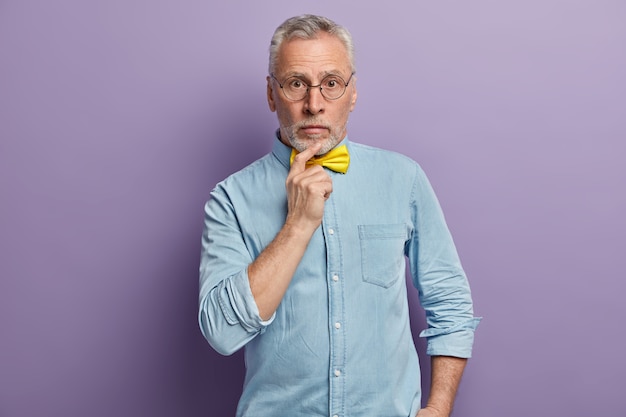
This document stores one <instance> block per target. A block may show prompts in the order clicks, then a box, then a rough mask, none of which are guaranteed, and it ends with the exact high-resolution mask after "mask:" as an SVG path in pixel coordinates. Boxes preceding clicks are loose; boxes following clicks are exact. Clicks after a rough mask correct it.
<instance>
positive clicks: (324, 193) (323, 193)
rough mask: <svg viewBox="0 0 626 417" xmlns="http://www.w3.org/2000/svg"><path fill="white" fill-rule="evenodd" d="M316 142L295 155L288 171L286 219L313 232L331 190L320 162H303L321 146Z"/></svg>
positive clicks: (328, 177)
mask: <svg viewBox="0 0 626 417" xmlns="http://www.w3.org/2000/svg"><path fill="white" fill-rule="evenodd" d="M320 147H321V144H320V143H315V144H313V145H311V146H310V147H309V148H307V149H305V150H304V151H302V152H300V153H299V154H297V155H296V157H295V158H294V160H293V164H292V165H291V169H290V170H289V175H287V181H286V187H287V203H288V204H287V210H288V211H287V221H286V223H288V224H291V225H293V226H296V227H303V228H305V230H307V229H308V230H309V231H310V232H311V233H313V232H314V231H315V230H316V229H317V228H318V227H319V225H320V224H321V223H322V218H323V216H324V204H325V202H326V200H328V198H329V197H330V193H332V191H333V182H332V180H331V178H330V175H328V173H327V172H326V171H324V168H322V167H321V166H319V165H312V166H310V167H308V168H307V166H306V162H307V161H308V160H309V159H311V158H312V157H313V156H314V155H315V154H316V153H317V152H318V151H319V149H320Z"/></svg>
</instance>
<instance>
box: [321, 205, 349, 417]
mask: <svg viewBox="0 0 626 417" xmlns="http://www.w3.org/2000/svg"><path fill="white" fill-rule="evenodd" d="M331 200H332V196H331V198H330V199H329V201H327V202H326V207H325V209H324V223H323V228H324V230H325V231H326V233H325V243H326V253H327V257H326V259H327V262H328V264H327V265H326V266H327V271H328V278H329V280H328V302H329V306H328V307H329V309H328V314H329V316H328V320H329V323H328V325H329V327H330V328H331V330H332V331H331V334H330V369H329V373H330V381H329V384H330V385H329V389H330V391H329V395H330V399H329V400H330V401H329V405H330V413H329V416H332V417H339V416H341V414H342V410H343V408H344V402H345V398H344V385H345V384H344V378H345V373H344V367H345V341H344V337H345V334H344V333H345V326H344V321H345V320H344V318H343V310H344V306H343V297H344V295H343V282H342V280H340V275H341V274H342V269H341V268H342V264H341V259H342V254H341V249H342V248H341V239H340V235H341V234H340V233H339V232H338V230H337V228H336V226H331V225H335V219H336V216H335V212H334V204H332V201H331ZM328 203H331V204H328Z"/></svg>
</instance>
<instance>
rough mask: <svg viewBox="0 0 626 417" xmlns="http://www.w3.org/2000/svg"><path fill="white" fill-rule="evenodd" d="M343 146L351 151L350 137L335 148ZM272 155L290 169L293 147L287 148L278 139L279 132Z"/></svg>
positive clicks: (275, 137) (276, 135)
mask: <svg viewBox="0 0 626 417" xmlns="http://www.w3.org/2000/svg"><path fill="white" fill-rule="evenodd" d="M341 145H346V146H347V147H348V151H349V150H350V141H349V140H348V136H345V137H344V138H343V140H342V141H341V142H339V143H338V144H337V145H336V146H335V148H336V147H338V146H341ZM272 153H273V154H274V156H275V157H276V158H277V159H278V161H279V162H280V163H281V164H283V165H284V166H285V167H286V168H287V169H289V159H290V158H291V146H287V145H285V144H284V143H282V142H281V141H280V139H279V138H278V131H276V134H275V135H274V145H273V146H272Z"/></svg>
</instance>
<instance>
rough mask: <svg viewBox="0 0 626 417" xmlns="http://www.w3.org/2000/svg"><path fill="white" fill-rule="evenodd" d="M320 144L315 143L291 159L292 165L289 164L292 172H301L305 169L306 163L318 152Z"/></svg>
mask: <svg viewBox="0 0 626 417" xmlns="http://www.w3.org/2000/svg"><path fill="white" fill-rule="evenodd" d="M321 147H322V144H321V143H319V142H316V143H314V144H312V145H311V146H309V147H308V148H306V149H305V150H303V151H302V152H300V153H299V154H297V155H296V156H295V158H293V163H292V164H291V171H292V172H302V171H304V169H305V168H306V162H307V161H308V160H309V159H311V158H312V157H313V156H315V154H316V153H317V152H318V151H319V150H320V148H321Z"/></svg>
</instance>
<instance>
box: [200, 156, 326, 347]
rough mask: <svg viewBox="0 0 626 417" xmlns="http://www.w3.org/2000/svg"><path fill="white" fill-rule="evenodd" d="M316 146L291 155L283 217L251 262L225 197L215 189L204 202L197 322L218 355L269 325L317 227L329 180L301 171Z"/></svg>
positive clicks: (318, 172)
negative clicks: (285, 215) (277, 227)
mask: <svg viewBox="0 0 626 417" xmlns="http://www.w3.org/2000/svg"><path fill="white" fill-rule="evenodd" d="M318 148H319V147H318V146H316V147H311V148H309V149H308V150H306V151H304V152H302V153H301V154H299V155H298V156H296V158H295V160H294V163H293V165H292V167H291V170H290V172H289V175H288V177H287V181H286V187H287V200H288V201H287V205H288V211H287V218H286V220H285V223H284V225H283V227H282V228H281V230H280V231H279V232H278V233H277V235H276V236H275V238H274V239H273V240H272V242H270V244H269V245H268V246H267V247H265V248H264V249H263V250H262V251H261V252H260V253H259V255H258V256H257V257H256V259H252V256H251V255H250V253H249V251H248V248H247V247H246V244H245V242H244V241H243V238H242V232H241V229H240V226H239V224H238V223H237V216H236V213H235V209H234V207H232V204H231V202H230V200H229V198H228V196H227V195H226V194H225V193H221V192H219V191H217V192H214V193H212V199H211V200H210V201H209V202H208V203H207V206H206V217H205V233H204V235H203V252H202V260H201V266H200V284H201V288H200V312H199V323H200V328H201V330H202V333H203V335H204V336H205V338H206V339H207V340H208V341H209V343H210V344H211V346H213V348H215V350H217V351H218V352H220V353H223V354H231V353H233V352H234V351H236V350H238V349H239V348H241V347H242V346H243V345H245V344H246V343H248V342H249V341H250V340H251V339H252V338H254V337H256V336H257V335H258V334H259V333H262V332H263V331H264V330H265V328H266V327H267V326H268V325H269V324H270V323H271V322H272V320H273V317H274V313H275V311H276V309H277V308H278V306H279V305H280V302H281V300H282V298H283V296H284V294H285V292H286V291H287V288H288V287H289V284H290V282H291V279H292V277H293V275H294V273H295V271H296V269H297V267H298V265H299V264H300V261H301V259H302V257H303V256H304V253H305V251H306V248H307V246H308V243H309V241H310V239H311V237H312V236H313V233H314V232H315V230H316V229H317V228H318V227H319V225H320V224H321V221H322V216H323V210H324V203H325V201H326V200H327V199H328V197H329V195H330V193H331V192H332V181H331V180H330V177H329V176H328V174H327V173H325V172H324V170H323V168H321V167H320V166H313V167H311V168H309V169H306V168H305V163H306V161H307V160H308V159H309V158H310V157H311V156H312V155H314V153H315V152H316V151H317V150H318Z"/></svg>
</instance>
